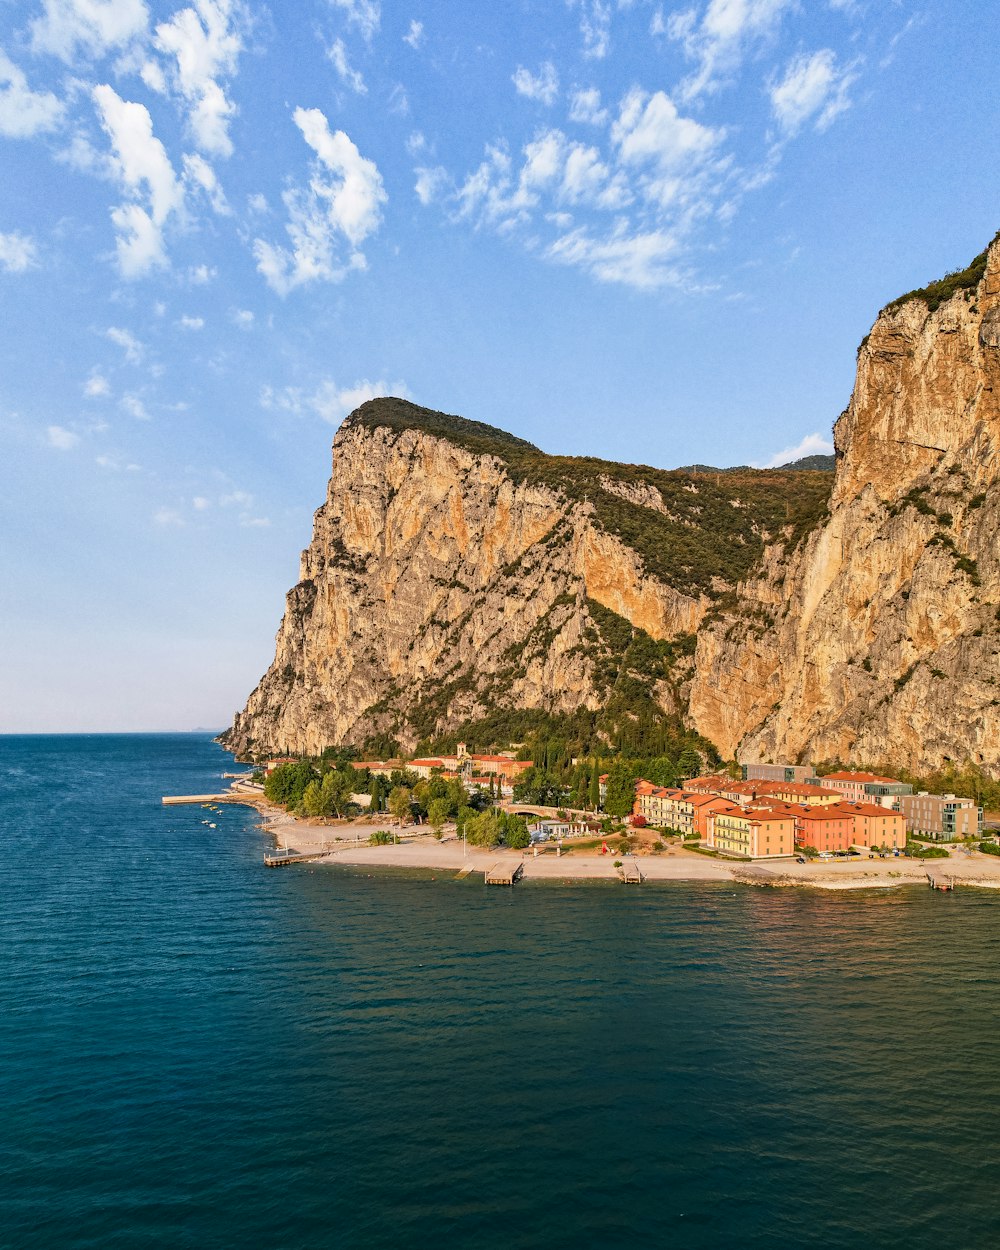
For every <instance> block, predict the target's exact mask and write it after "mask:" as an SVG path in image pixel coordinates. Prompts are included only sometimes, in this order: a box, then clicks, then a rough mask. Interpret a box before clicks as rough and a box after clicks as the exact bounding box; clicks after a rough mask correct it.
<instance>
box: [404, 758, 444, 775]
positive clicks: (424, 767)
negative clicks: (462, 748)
mask: <svg viewBox="0 0 1000 1250" xmlns="http://www.w3.org/2000/svg"><path fill="white" fill-rule="evenodd" d="M406 767H407V768H408V769H409V770H410V772H411V773H416V774H417V776H418V777H425V778H426V777H429V776H430V775H431V774H432V773H433V772H435V771H438V772H443V771H444V768H445V762H444V760H443V759H440V758H438V757H435V758H434V759H425V760H410V762H409V763H408V764H407V765H406Z"/></svg>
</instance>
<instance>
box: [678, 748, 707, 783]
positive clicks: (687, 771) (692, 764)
mask: <svg viewBox="0 0 1000 1250" xmlns="http://www.w3.org/2000/svg"><path fill="white" fill-rule="evenodd" d="M704 767H705V763H704V761H703V759H702V757H701V753H700V752H698V751H696V750H695V749H694V747H685V748H684V750H683V751H682V752H681V757H680V759H679V760H678V761H677V772H678V774H679V776H678V781H684V780H686V779H687V778H688V777H699V776H700V775H701V771H702V769H703V768H704Z"/></svg>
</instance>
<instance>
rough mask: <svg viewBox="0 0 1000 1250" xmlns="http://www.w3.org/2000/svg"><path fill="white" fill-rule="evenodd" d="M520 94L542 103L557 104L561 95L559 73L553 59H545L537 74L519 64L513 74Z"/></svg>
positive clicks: (512, 78) (512, 77) (514, 82)
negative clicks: (557, 99)
mask: <svg viewBox="0 0 1000 1250" xmlns="http://www.w3.org/2000/svg"><path fill="white" fill-rule="evenodd" d="M511 81H512V82H513V84H514V86H515V87H516V89H517V94H518V95H523V96H526V97H527V98H528V99H529V100H537V101H538V102H539V103H540V104H549V105H551V104H555V102H556V98H557V96H558V95H559V75H558V74H557V73H556V67H555V66H554V65H553V64H552V62H551V61H545V62H544V63H543V64H542V66H541V68H540V69H539V71H538V73H537V74H533V73H532V72H531V71H530V70H527V69H525V68H524V66H523V65H519V66H518V67H517V69H516V70H515V71H514V73H513V75H512V76H511Z"/></svg>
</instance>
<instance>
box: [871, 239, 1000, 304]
mask: <svg viewBox="0 0 1000 1250" xmlns="http://www.w3.org/2000/svg"><path fill="white" fill-rule="evenodd" d="M997 239H1000V232H998V233H997V234H996V235H994V236H993V240H992V242H991V243H990V247H992V245H993V243H995V242H996V241H997ZM988 251H989V248H985V249H984V250H983V251H982V252H980V253H979V255H978V256H977V257H976V258H975V259H974V260H973V261H972V262H971V264H969V265H967V266H966V267H965V268H964V269H955V270H953V271H952V272H951V273H946V274H945V276H944V277H943V278H938V279H937V281H936V282H928V284H927V285H926V286H923V287H921V288H920V289H919V290H917V291H907V292H906V294H905V295H900V296H898V297H897V298H896V299H894V300H893V301H892V302H891V303H889V304H886V306H885V308H884V309H883V310H882V311H883V312H892V311H893V309H896V308H900V307H901V306H902V305H903V304H907V303H909V301H910V300H914V299H919V300H923V301H924V303H925V304H926V305H927V310H928V312H934V311H935V310H936V309H938V308H940V307H941V305H942V304H943V303H945V301H946V300H950V299H951V297H952V296H953V295H955V294H957V293H958V292H959V291H973V290H975V288H976V287H977V286H979V284H980V282H982V280H983V275H984V274H985V273H986V253H987V252H988Z"/></svg>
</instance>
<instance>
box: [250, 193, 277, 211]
mask: <svg viewBox="0 0 1000 1250" xmlns="http://www.w3.org/2000/svg"><path fill="white" fill-rule="evenodd" d="M247 208H249V210H250V211H251V213H254V214H255V215H256V216H258V217H263V216H264V215H265V214H267V213H269V212H270V211H271V206H270V204H268V202H267V196H265V195H261V193H260V192H259V191H256V192H254V194H253V195H248V196H247Z"/></svg>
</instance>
